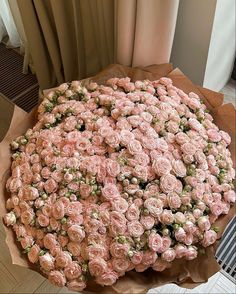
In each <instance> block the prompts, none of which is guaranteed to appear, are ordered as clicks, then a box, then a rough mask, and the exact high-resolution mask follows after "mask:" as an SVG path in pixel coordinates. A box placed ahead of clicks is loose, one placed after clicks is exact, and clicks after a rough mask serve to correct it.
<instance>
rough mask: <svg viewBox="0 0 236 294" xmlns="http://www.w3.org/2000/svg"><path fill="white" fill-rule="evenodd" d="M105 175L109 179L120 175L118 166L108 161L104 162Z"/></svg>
mask: <svg viewBox="0 0 236 294" xmlns="http://www.w3.org/2000/svg"><path fill="white" fill-rule="evenodd" d="M106 166H107V173H108V175H110V176H111V177H116V176H117V175H118V174H119V173H120V165H119V163H118V162H116V161H114V160H111V159H108V160H107V161H106Z"/></svg>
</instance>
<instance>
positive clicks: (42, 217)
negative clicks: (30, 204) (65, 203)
mask: <svg viewBox="0 0 236 294" xmlns="http://www.w3.org/2000/svg"><path fill="white" fill-rule="evenodd" d="M37 221H38V223H39V225H40V226H41V227H47V226H48V225H49V218H48V216H46V215H43V214H42V213H41V214H40V215H39V216H38V217H37Z"/></svg>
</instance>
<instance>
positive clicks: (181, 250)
mask: <svg viewBox="0 0 236 294" xmlns="http://www.w3.org/2000/svg"><path fill="white" fill-rule="evenodd" d="M186 252H187V247H186V246H185V245H182V244H177V245H176V246H175V254H176V258H182V257H184V256H185V255H186Z"/></svg>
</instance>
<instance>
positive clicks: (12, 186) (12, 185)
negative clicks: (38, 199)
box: [8, 178, 22, 193]
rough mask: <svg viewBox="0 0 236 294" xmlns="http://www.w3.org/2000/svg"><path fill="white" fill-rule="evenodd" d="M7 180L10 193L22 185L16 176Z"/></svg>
mask: <svg viewBox="0 0 236 294" xmlns="http://www.w3.org/2000/svg"><path fill="white" fill-rule="evenodd" d="M8 181H9V182H10V183H9V190H10V192H12V193H16V192H17V191H18V190H19V188H21V187H22V181H21V180H20V179H18V178H13V179H11V178H10V179H9V180H8Z"/></svg>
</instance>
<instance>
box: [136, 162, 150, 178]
mask: <svg viewBox="0 0 236 294" xmlns="http://www.w3.org/2000/svg"><path fill="white" fill-rule="evenodd" d="M133 175H134V176H135V177H137V178H139V179H141V180H143V181H147V178H148V170H147V168H146V167H145V166H141V165H136V166H135V168H134V171H133Z"/></svg>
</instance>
